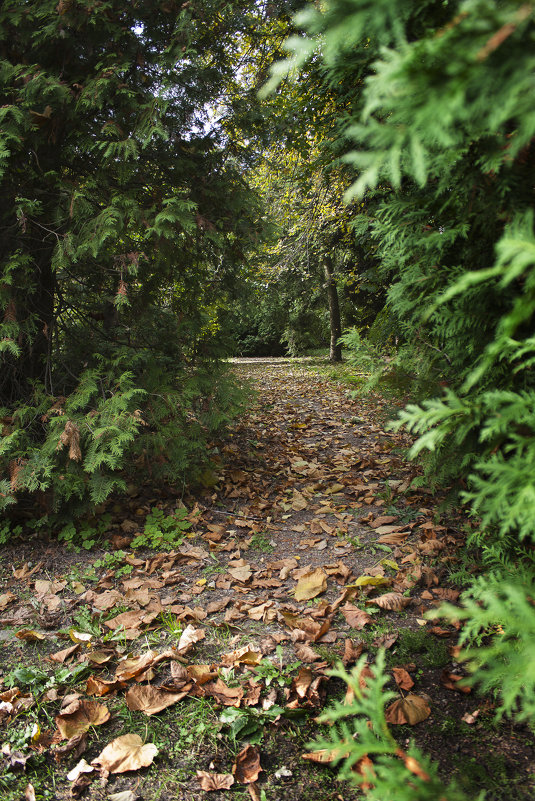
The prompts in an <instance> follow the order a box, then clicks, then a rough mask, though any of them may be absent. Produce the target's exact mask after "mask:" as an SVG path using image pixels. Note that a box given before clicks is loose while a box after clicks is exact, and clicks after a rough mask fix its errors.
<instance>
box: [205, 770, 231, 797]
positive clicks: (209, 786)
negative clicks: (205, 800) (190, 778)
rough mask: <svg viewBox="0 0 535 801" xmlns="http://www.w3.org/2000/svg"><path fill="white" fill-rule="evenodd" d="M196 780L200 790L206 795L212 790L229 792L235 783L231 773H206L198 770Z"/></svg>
mask: <svg viewBox="0 0 535 801" xmlns="http://www.w3.org/2000/svg"><path fill="white" fill-rule="evenodd" d="M197 779H198V782H199V784H200V785H201V789H202V790H204V791H205V792H207V793H209V792H211V791H212V790H229V789H230V788H231V787H232V785H233V784H234V781H235V780H234V776H233V775H232V774H231V773H208V771H206V770H198V771H197Z"/></svg>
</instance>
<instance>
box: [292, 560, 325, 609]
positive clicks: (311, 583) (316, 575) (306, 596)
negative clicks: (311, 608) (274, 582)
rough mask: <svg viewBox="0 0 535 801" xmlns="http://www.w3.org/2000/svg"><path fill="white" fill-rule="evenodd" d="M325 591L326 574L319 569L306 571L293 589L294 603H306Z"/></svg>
mask: <svg viewBox="0 0 535 801" xmlns="http://www.w3.org/2000/svg"><path fill="white" fill-rule="evenodd" d="M326 589H327V574H326V573H325V571H324V570H323V568H321V567H317V568H315V569H313V570H308V571H307V572H306V573H305V574H304V575H302V576H301V578H300V579H299V581H298V582H297V587H296V588H295V596H294V597H295V600H296V601H308V600H310V598H315V597H316V595H320V593H322V592H325V590H326Z"/></svg>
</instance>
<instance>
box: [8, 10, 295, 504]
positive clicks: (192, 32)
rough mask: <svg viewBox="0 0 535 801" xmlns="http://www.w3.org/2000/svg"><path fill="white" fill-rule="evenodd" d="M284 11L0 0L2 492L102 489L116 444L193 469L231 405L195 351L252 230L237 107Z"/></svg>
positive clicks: (62, 496)
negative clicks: (244, 77) (265, 39)
mask: <svg viewBox="0 0 535 801" xmlns="http://www.w3.org/2000/svg"><path fill="white" fill-rule="evenodd" d="M281 5H282V10H284V7H285V5H286V4H285V3H282V4H281ZM279 14H281V19H282V18H283V16H284V15H283V14H282V12H281V7H280V6H279V5H277V4H276V3H275V4H273V3H270V4H267V5H266V4H258V3H255V2H247V1H246V0H236V2H227V3H224V4H221V3H219V2H215V0H214V1H212V0H202V2H201V1H200V0H199V1H197V0H189V2H178V0H166V1H165V2H161V1H160V0H133V2H129V3H124V2H118V0H103V2H97V3H94V2H89V0H60V2H59V3H57V2H56V0H26V1H25V2H18V1H17V2H14V1H13V2H10V0H8V2H6V3H4V4H3V5H2V9H1V10H0V86H1V89H0V91H1V94H2V103H1V108H0V228H1V232H2V236H1V242H0V327H1V333H0V417H1V419H2V425H3V428H2V438H1V440H0V470H1V473H2V480H1V482H0V505H6V504H10V503H14V502H15V501H16V500H17V499H18V500H20V499H22V498H24V497H27V494H28V493H30V494H32V493H34V492H35V491H37V490H40V491H43V492H45V493H46V497H45V499H44V502H45V506H46V508H47V509H50V508H52V506H53V505H56V506H57V505H59V504H61V503H63V502H65V501H67V500H70V499H72V498H73V497H80V498H84V497H86V496H87V495H88V494H89V496H90V497H91V499H92V500H93V501H94V502H97V501H100V500H102V499H103V498H104V497H105V496H106V495H107V494H108V493H109V492H110V491H111V490H112V489H113V487H114V486H116V485H117V482H118V481H119V478H118V472H119V471H120V469H121V468H122V467H124V466H125V464H126V460H127V457H128V458H130V457H132V458H134V457H135V458H136V459H138V462H139V460H140V459H141V457H143V458H144V459H145V461H146V463H150V465H151V468H152V469H158V467H160V468H161V470H162V471H163V472H164V473H165V474H166V475H168V476H169V477H172V478H175V479H176V478H178V477H179V476H181V475H183V474H184V471H185V470H186V469H187V470H188V471H189V472H190V473H194V472H195V470H196V469H198V466H199V463H200V461H201V455H202V451H203V445H202V442H203V440H206V438H207V437H208V436H209V431H210V430H213V428H214V427H215V426H217V424H218V423H220V422H222V421H223V420H224V418H225V414H226V410H228V411H229V410H230V407H231V406H232V398H231V394H230V392H229V388H228V387H227V390H225V391H224V392H223V395H222V394H221V387H219V385H218V382H217V380H216V374H217V371H216V370H214V369H212V367H209V368H208V370H207V371H204V372H203V368H202V362H203V361H206V360H207V359H208V360H210V359H212V358H213V356H214V355H215V351H214V347H215V345H216V344H217V343H216V336H215V334H216V333H217V330H218V326H219V323H218V315H219V312H220V307H221V306H222V305H224V302H225V298H226V296H227V295H228V293H229V292H230V291H231V287H232V285H233V283H234V282H235V278H236V275H237V274H238V273H239V269H240V268H241V264H242V262H243V258H244V248H245V247H246V245H247V242H248V241H250V240H251V238H253V239H254V238H257V237H258V236H259V233H260V230H261V223H260V216H261V215H260V213H259V211H258V206H257V203H256V201H255V198H254V196H253V195H252V193H251V192H250V191H249V189H248V187H247V186H246V184H245V182H244V180H243V178H242V171H243V158H242V156H243V152H244V151H243V148H242V147H240V146H239V143H237V142H236V141H234V140H232V138H231V137H230V135H229V130H230V128H231V121H232V118H233V114H234V110H233V104H236V105H238V106H239V104H240V97H242V96H243V95H246V94H247V92H249V94H250V92H251V89H250V87H246V86H244V85H243V82H240V80H239V74H240V70H245V69H246V67H247V58H249V60H250V58H251V57H247V56H244V52H246V48H245V44H244V43H247V42H248V41H249V40H250V39H251V37H253V38H255V37H259V36H260V35H261V34H262V33H263V34H265V31H266V29H267V28H269V27H270V26H272V24H273V22H272V20H273V17H275V18H277V15H279ZM251 32H254V36H253V34H252V33H251ZM265 49H266V53H265V58H266V59H267V58H268V57H269V54H268V51H269V47H268V46H266V48H265ZM240 93H241V94H240ZM133 449H135V451H136V452H135V453H134V451H133ZM141 461H143V459H141ZM139 463H140V464H141V462H139ZM41 499H42V500H43V497H42V496H41Z"/></svg>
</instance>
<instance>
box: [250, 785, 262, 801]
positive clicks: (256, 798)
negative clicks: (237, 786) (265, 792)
mask: <svg viewBox="0 0 535 801" xmlns="http://www.w3.org/2000/svg"><path fill="white" fill-rule="evenodd" d="M247 791H248V793H249V795H250V796H251V801H261V799H260V793H259V791H258V785H257V784H256V783H255V782H251V784H248V785H247Z"/></svg>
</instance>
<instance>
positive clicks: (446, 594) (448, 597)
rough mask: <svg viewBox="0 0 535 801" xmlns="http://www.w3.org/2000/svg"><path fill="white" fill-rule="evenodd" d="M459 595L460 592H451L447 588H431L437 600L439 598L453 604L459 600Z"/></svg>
mask: <svg viewBox="0 0 535 801" xmlns="http://www.w3.org/2000/svg"><path fill="white" fill-rule="evenodd" d="M460 594H461V592H460V590H451V589H449V587H433V595H435V596H436V597H437V598H441V599H442V600H444V601H453V602H455V601H456V600H457V599H458V598H459V595H460Z"/></svg>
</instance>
